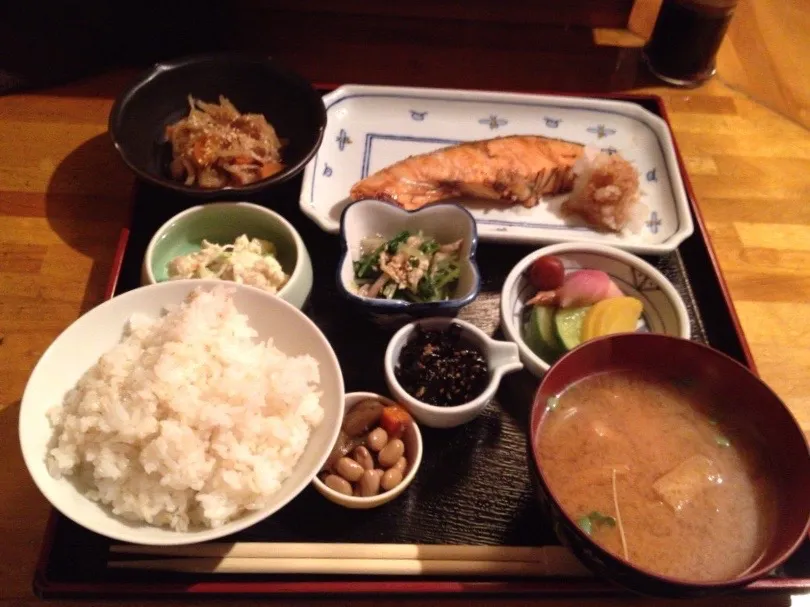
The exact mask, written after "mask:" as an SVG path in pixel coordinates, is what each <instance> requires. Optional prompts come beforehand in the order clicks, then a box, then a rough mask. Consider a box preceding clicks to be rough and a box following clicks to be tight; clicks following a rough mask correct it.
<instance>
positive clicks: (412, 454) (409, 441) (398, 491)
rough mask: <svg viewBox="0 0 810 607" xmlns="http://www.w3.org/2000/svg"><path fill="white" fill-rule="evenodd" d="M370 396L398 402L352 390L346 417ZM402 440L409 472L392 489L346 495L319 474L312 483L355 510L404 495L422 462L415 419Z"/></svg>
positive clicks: (384, 402) (325, 493)
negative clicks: (366, 494) (367, 494)
mask: <svg viewBox="0 0 810 607" xmlns="http://www.w3.org/2000/svg"><path fill="white" fill-rule="evenodd" d="M369 398H373V399H375V400H379V401H380V402H382V403H383V404H384V405H396V404H397V403H396V402H394V401H393V400H391V399H390V398H386V397H385V396H382V395H380V394H374V393H373V392H350V393H349V394H347V395H346V407H345V412H344V417H345V415H346V413H348V412H349V411H351V409H352V407H354V406H355V405H356V404H357V403H360V402H363V401H364V400H367V399H369ZM402 442H403V443H405V457H406V458H407V460H408V472H407V473H406V474H405V477H404V478H403V479H402V482H401V483H400V484H399V485H397V486H396V487H394V488H393V489H391V490H390V491H383V492H382V493H378V494H377V495H373V496H371V497H358V496H354V495H345V494H343V493H340V492H338V491H335V490H334V489H330V488H329V487H327V486H326V485H325V484H324V483H323V482H322V481H321V479H320V478H318V477H317V476H315V478H313V479H312V485H313V486H314V487H315V489H316V490H317V491H318V493H320V494H321V495H323V496H324V497H325V498H326V499H328V500H329V501H330V502H334V503H335V504H338V505H340V506H344V507H346V508H350V509H353V510H368V509H369V508H376V507H377V506H382V505H383V504H387V503H388V502H390V501H392V500H394V499H396V498H397V497H399V496H400V495H402V493H403V492H404V491H405V489H407V488H408V485H410V484H411V483H412V482H413V479H414V478H415V477H416V471H417V470H419V466H420V465H421V464H422V433H421V432H420V431H419V426H418V425H417V424H416V421H414V423H412V424H411V425H410V427H409V428H408V430H407V431H406V432H405V434H404V435H403V437H402Z"/></svg>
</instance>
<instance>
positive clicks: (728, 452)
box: [535, 371, 778, 581]
mask: <svg viewBox="0 0 810 607" xmlns="http://www.w3.org/2000/svg"><path fill="white" fill-rule="evenodd" d="M720 398H722V395H716V394H711V393H709V392H708V391H707V390H705V389H703V388H702V387H701V386H699V385H695V384H694V383H693V382H691V381H689V380H679V379H672V378H667V377H663V376H650V375H648V374H641V373H637V372H630V371H609V372H605V373H600V374H596V375H592V376H590V377H587V378H585V379H583V380H581V381H579V382H577V383H575V384H573V385H571V386H570V387H568V388H567V389H566V390H564V391H563V392H562V393H561V394H560V395H558V396H557V397H552V399H550V402H549V403H548V406H549V409H550V410H549V411H548V412H547V413H546V415H545V417H544V419H543V422H542V424H541V426H540V428H539V430H538V434H537V436H536V437H535V440H536V445H537V448H538V449H537V450H538V453H539V455H540V458H541V465H542V467H543V471H544V474H545V477H546V480H547V483H548V485H549V487H550V489H551V491H552V493H553V494H554V496H555V498H556V499H557V501H558V502H559V504H560V505H561V506H562V508H563V509H564V510H565V512H566V513H567V514H568V515H569V516H570V517H571V518H572V519H574V520H575V521H577V524H578V525H579V526H580V527H581V528H582V529H583V531H585V532H586V533H588V534H589V535H590V536H591V537H592V539H593V540H594V541H595V542H596V543H598V544H599V545H600V546H602V547H603V548H605V549H606V550H608V551H609V552H611V553H613V554H615V555H616V556H619V557H623V558H625V559H626V560H628V561H629V562H631V563H632V564H633V565H635V566H637V567H640V568H642V569H646V570H648V571H651V572H654V573H657V574H663V575H667V576H671V577H675V578H679V579H682V580H689V581H711V580H716V581H719V580H728V579H732V578H735V577H738V576H740V575H741V574H743V573H745V572H747V571H749V570H752V569H753V568H754V567H755V566H756V565H757V563H758V561H759V560H760V559H761V558H762V556H764V550H765V548H766V547H767V545H768V543H769V540H770V538H771V536H772V534H773V532H774V528H775V525H776V516H777V512H778V510H777V507H778V504H777V503H776V501H777V489H776V486H775V481H774V478H775V475H774V474H772V471H771V470H770V463H769V461H768V457H767V451H766V450H765V448H764V446H763V444H762V443H761V442H760V441H759V440H758V439H757V434H756V431H755V429H754V428H748V427H746V426H745V412H744V411H739V412H734V403H728V405H727V406H725V407H722V409H721V408H720V407H719V406H718V405H719V404H720V402H722V401H720V400H719V399H720ZM722 411H725V412H727V413H729V412H734V414H733V415H723V414H722Z"/></svg>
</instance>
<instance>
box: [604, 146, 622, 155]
mask: <svg viewBox="0 0 810 607" xmlns="http://www.w3.org/2000/svg"><path fill="white" fill-rule="evenodd" d="M602 151H603V152H604V153H605V154H607V155H608V156H613V154H618V153H619V150H617V149H616V148H614V147H613V146H610V147H608V148H602Z"/></svg>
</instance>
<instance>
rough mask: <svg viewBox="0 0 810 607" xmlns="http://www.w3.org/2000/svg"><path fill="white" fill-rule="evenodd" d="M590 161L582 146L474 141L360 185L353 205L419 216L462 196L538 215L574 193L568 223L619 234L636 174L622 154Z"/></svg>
mask: <svg viewBox="0 0 810 607" xmlns="http://www.w3.org/2000/svg"><path fill="white" fill-rule="evenodd" d="M588 156H589V155H588V154H586V148H585V146H584V145H582V144H579V143H572V142H570V141H564V140H562V139H551V138H548V137H543V136H540V135H511V136H507V137H496V138H494V139H485V140H479V141H469V142H465V143H459V144H456V145H452V146H449V147H444V148H441V149H438V150H434V151H433V152H428V153H425V154H419V155H416V156H410V157H408V158H405V159H404V160H400V161H399V162H396V163H394V164H392V165H390V166H388V167H386V168H384V169H381V170H379V171H377V172H376V173H374V174H372V175H369V176H368V177H366V178H365V179H362V180H361V181H358V182H357V183H355V184H354V185H353V186H352V188H351V198H352V199H353V200H361V199H364V198H373V199H377V200H384V201H387V202H391V203H394V204H396V205H398V206H400V207H402V208H403V209H405V210H408V211H413V210H416V209H419V208H421V207H423V206H425V205H427V204H430V203H432V202H438V201H440V200H446V199H448V198H456V197H459V196H469V197H472V198H477V199H483V200H491V201H494V202H497V203H500V204H503V205H513V204H522V205H523V206H525V207H533V206H536V205H537V204H539V202H540V201H541V200H542V198H543V196H553V195H555V194H563V193H568V192H574V194H573V195H572V196H571V197H570V198H569V199H568V200H566V201H565V202H564V203H563V205H562V207H561V212H562V213H563V214H564V215H578V216H579V217H580V218H582V219H583V220H584V221H585V222H586V223H587V224H588V225H590V226H592V227H594V228H597V229H603V230H608V231H621V230H622V229H623V228H624V227H625V226H626V225H627V224H628V223H629V221H630V219H631V214H632V213H631V211H632V210H633V206H634V205H635V203H636V202H637V200H638V172H637V171H636V170H635V168H633V166H632V165H631V164H630V163H629V162H628V161H627V160H625V159H624V158H622V157H621V156H620V155H618V154H614V155H612V156H609V157H608V156H607V155H606V154H604V153H599V154H597V155H596V156H594V157H588ZM590 156H593V154H590ZM594 162H595V163H596V164H594ZM592 166H598V167H599V169H600V170H592ZM578 175H582V176H583V178H582V179H579V180H578Z"/></svg>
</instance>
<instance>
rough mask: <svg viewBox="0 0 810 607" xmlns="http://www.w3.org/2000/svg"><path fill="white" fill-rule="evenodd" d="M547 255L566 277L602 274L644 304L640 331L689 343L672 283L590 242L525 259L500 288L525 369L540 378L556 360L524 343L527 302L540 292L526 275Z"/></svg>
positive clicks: (504, 319) (509, 333) (504, 315)
mask: <svg viewBox="0 0 810 607" xmlns="http://www.w3.org/2000/svg"><path fill="white" fill-rule="evenodd" d="M546 255H554V256H556V257H558V258H559V259H560V260H561V261H562V263H563V266H565V271H566V273H568V272H573V271H575V270H579V269H590V270H602V271H603V272H606V273H607V274H608V275H609V276H610V277H611V278H612V279H613V282H614V283H616V286H617V287H619V289H620V290H621V291H622V292H623V293H624V294H625V295H630V296H631V297H636V298H638V299H639V300H640V301H641V302H642V304H643V305H644V311H643V312H642V318H641V320H640V321H639V325H638V327H637V329H636V330H637V331H649V332H653V333H664V334H667V335H672V336H675V337H682V338H684V339H689V335H690V325H689V314H688V313H687V311H686V305H685V304H684V303H683V299H681V296H680V295H678V292H677V291H676V290H675V287H674V286H672V283H671V282H669V280H667V279H666V277H665V276H664V275H663V274H661V272H659V271H658V270H656V269H655V268H654V267H653V266H651V265H650V264H648V263H647V262H646V261H644V260H643V259H641V258H639V257H636V256H635V255H633V254H631V253H627V252H625V251H622V250H621V249H617V248H615V247H611V246H607V245H602V244H591V243H576V242H572V243H561V244H556V245H551V246H548V247H543V248H542V249H538V250H537V251H534V252H533V253H530V254H529V255H527V256H526V257H524V258H523V259H521V260H520V261H519V262H518V263H517V265H516V266H515V267H514V268H512V271H511V272H510V273H509V275H508V276H507V277H506V280H505V281H504V284H503V289H502V290H501V328H502V329H503V332H504V334H505V335H506V337H507V338H508V339H509V340H511V341H513V342H515V343H516V344H517V345H518V349H519V350H520V359H521V360H522V361H523V364H524V365H526V369H527V370H528V371H529V372H531V373H532V374H533V375H535V376H537V377H540V376H542V375H544V374H545V372H546V371H548V370H549V368H550V367H551V365H552V364H553V361H546V360H543V359H542V358H541V357H540V356H538V355H537V354H536V353H535V352H534V351H533V350H532V349H531V348H530V347H529V346H528V345H527V344H526V342H525V340H524V335H523V327H524V325H525V323H526V301H527V300H528V299H529V298H530V297H532V295H534V293H535V292H536V289H535V288H534V287H532V285H531V284H530V283H529V280H528V277H527V273H528V270H529V267H530V266H531V265H532V263H533V262H534V260H536V259H538V258H539V257H545V256H546Z"/></svg>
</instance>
